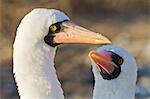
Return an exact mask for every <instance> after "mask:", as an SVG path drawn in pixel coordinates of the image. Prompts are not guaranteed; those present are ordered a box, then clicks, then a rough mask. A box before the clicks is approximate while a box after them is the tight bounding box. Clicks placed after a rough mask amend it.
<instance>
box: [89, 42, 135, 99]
mask: <svg viewBox="0 0 150 99" xmlns="http://www.w3.org/2000/svg"><path fill="white" fill-rule="evenodd" d="M103 51H108V52H109V51H111V52H114V53H116V54H117V55H119V56H121V57H122V58H123V59H124V62H123V64H122V65H121V72H120V74H119V75H118V77H117V78H114V79H111V80H107V79H103V77H102V75H101V74H100V70H99V69H98V68H97V64H96V63H95V62H94V61H92V67H93V73H94V77H95V86H94V91H93V99H135V85H136V79H137V65H136V61H135V59H134V57H133V56H132V55H131V54H130V53H129V52H128V51H127V50H125V49H124V48H121V47H118V46H114V45H104V46H102V47H100V48H98V49H97V51H96V52H97V53H101V52H103Z"/></svg>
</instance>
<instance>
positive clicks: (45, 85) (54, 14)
mask: <svg viewBox="0 0 150 99" xmlns="http://www.w3.org/2000/svg"><path fill="white" fill-rule="evenodd" d="M66 19H67V20H69V18H68V17H67V16H66V15H65V14H64V13H63V12H60V11H58V10H55V9H44V8H38V9H34V10H33V11H31V12H30V13H29V14H27V15H26V16H25V17H24V18H23V20H22V21H21V23H20V25H19V27H18V29H17V34H16V38H15V43H14V51H13V64H14V67H13V72H14V74H15V80H16V82H17V85H18V90H19V94H20V98H21V99H63V98H64V96H63V91H62V89H61V85H60V83H59V81H58V79H57V75H56V71H55V68H54V56H55V50H56V47H55V48H53V47H50V46H49V45H47V44H46V43H45V42H44V40H43V38H44V36H46V35H47V34H48V29H49V26H50V25H51V24H53V23H56V22H60V21H63V20H66Z"/></svg>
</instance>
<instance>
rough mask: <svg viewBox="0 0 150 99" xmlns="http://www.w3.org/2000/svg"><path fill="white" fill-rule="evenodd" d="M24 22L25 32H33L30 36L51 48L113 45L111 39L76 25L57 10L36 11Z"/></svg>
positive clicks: (27, 16) (41, 9) (40, 9)
mask: <svg viewBox="0 0 150 99" xmlns="http://www.w3.org/2000/svg"><path fill="white" fill-rule="evenodd" d="M23 21H26V26H24V30H26V31H27V30H30V32H28V31H27V32H28V33H31V32H32V34H30V35H31V36H32V37H34V38H38V39H40V40H42V41H44V42H45V43H46V44H48V45H50V46H51V47H56V46H57V45H59V44H62V43H89V44H109V43H111V42H110V40H109V39H107V38H106V37H105V36H102V35H101V34H100V33H95V32H92V31H90V30H88V29H85V28H83V27H81V26H79V25H76V24H74V23H73V22H72V21H71V20H70V19H69V17H68V16H67V15H65V14H64V13H63V12H61V11H59V10H55V9H43V8H37V9H34V10H33V11H31V12H30V13H29V14H28V15H26V16H25V18H24V19H23ZM21 23H25V22H21ZM22 25H23V24H21V25H20V27H21V26H22ZM20 30H23V29H20ZM31 30H32V31H31ZM36 41H39V40H36Z"/></svg>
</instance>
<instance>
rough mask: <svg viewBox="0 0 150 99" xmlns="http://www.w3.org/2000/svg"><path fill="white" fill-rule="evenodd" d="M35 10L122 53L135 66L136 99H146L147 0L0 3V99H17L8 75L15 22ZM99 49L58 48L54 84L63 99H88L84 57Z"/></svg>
mask: <svg viewBox="0 0 150 99" xmlns="http://www.w3.org/2000/svg"><path fill="white" fill-rule="evenodd" d="M36 7H45V8H56V9H60V10H62V11H64V12H65V13H66V14H67V15H68V16H70V18H71V20H73V21H74V22H75V23H77V24H79V25H81V26H83V27H86V28H88V29H90V30H93V31H95V32H100V33H102V34H104V35H106V36H107V37H109V38H110V39H111V40H112V42H113V44H115V45H120V46H122V47H124V48H126V49H128V50H129V51H130V52H131V53H132V54H133V55H134V57H135V58H136V60H137V64H138V68H139V70H138V80H137V88H136V99H150V96H149V95H150V94H149V93H150V16H149V15H150V1H149V0H0V99H19V96H18V93H17V90H16V85H15V81H14V78H13V73H12V50H13V48H12V46H13V42H14V38H15V33H16V29H17V26H18V24H19V22H20V20H21V19H22V18H23V17H24V16H25V15H26V14H27V13H28V12H30V11H31V10H32V9H34V8H36ZM98 47H100V45H84V44H73V45H67V44H66V45H60V46H59V48H58V51H57V55H56V60H55V62H56V69H57V75H58V78H59V80H60V82H61V84H62V87H63V89H64V93H65V97H66V99H92V90H93V83H94V80H93V74H92V71H91V65H90V60H89V58H88V53H89V51H90V50H93V49H96V48H98Z"/></svg>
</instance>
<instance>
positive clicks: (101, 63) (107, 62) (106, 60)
mask: <svg viewBox="0 0 150 99" xmlns="http://www.w3.org/2000/svg"><path fill="white" fill-rule="evenodd" d="M89 57H90V59H91V60H92V61H93V62H94V63H95V64H96V66H97V67H98V68H99V69H100V68H103V69H104V70H105V71H106V72H107V73H108V74H111V73H112V72H113V71H114V69H115V67H118V66H117V65H115V64H114V63H113V62H112V59H111V53H110V52H107V51H101V52H96V51H91V52H90V53H89ZM100 70H101V69H100Z"/></svg>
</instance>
